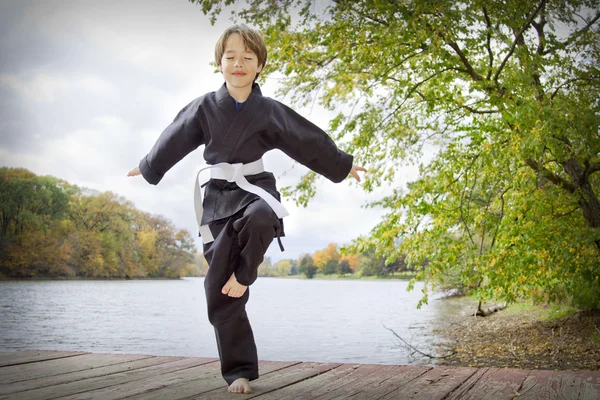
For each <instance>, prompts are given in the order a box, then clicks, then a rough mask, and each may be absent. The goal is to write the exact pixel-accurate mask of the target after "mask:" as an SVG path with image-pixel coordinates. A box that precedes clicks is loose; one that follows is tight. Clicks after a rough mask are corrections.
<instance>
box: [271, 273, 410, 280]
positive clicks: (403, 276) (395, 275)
mask: <svg viewBox="0 0 600 400" xmlns="http://www.w3.org/2000/svg"><path fill="white" fill-rule="evenodd" d="M415 276H416V274H415V273H412V272H395V273H393V274H390V275H387V276H361V275H360V273H359V272H355V273H353V274H346V275H343V276H340V275H337V274H334V275H325V274H316V275H315V276H314V277H313V278H312V279H323V280H334V279H361V280H382V279H383V280H388V279H413V278H414V277H415ZM279 278H286V279H308V278H307V277H306V276H305V275H291V276H282V277H279Z"/></svg>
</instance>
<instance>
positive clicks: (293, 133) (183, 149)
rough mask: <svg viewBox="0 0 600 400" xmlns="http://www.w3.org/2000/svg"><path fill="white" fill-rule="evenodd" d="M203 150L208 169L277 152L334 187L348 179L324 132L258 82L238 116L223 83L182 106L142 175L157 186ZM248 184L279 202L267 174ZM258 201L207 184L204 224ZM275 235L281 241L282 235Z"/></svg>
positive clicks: (347, 158)
mask: <svg viewBox="0 0 600 400" xmlns="http://www.w3.org/2000/svg"><path fill="white" fill-rule="evenodd" d="M201 145H205V148H204V159H205V160H206V162H207V163H208V164H211V165H212V164H218V163H220V162H227V163H231V164H233V163H244V164H245V163H249V162H252V161H256V160H258V159H260V158H261V157H262V156H263V154H265V153H266V152H267V151H269V150H273V149H279V150H281V151H282V152H284V153H285V154H287V155H288V156H289V157H291V158H292V159H294V160H296V161H297V162H299V163H300V164H302V165H304V166H306V167H308V168H310V169H311V170H313V171H315V172H316V173H318V174H321V175H323V176H325V177H326V178H328V179H329V180H331V181H333V182H336V183H337V182H341V181H342V180H343V179H344V178H346V177H347V176H348V174H349V173H350V170H351V168H352V162H353V156H352V155H350V154H348V153H345V152H343V151H341V150H340V149H338V148H337V146H336V145H335V143H334V142H333V140H332V139H331V138H330V137H329V136H328V135H327V134H326V133H325V132H324V131H323V130H322V129H320V128H319V127H317V126H316V125H315V124H313V123H311V122H310V121H308V120H307V119H305V118H304V117H302V116H300V115H299V114H298V113H296V112H295V111H293V110H292V109H291V108H289V107H287V106H285V105H284V104H282V103H280V102H278V101H276V100H274V99H271V98H268V97H263V96H262V93H261V91H260V87H259V85H258V84H256V83H255V84H254V85H253V87H252V92H251V94H250V96H249V97H248V99H247V100H246V101H245V102H244V106H243V108H242V109H241V110H240V111H238V110H237V109H236V105H235V101H234V99H233V97H231V95H230V94H229V92H228V91H227V89H226V87H225V84H223V86H221V88H220V89H219V90H218V91H216V92H210V93H207V94H205V95H203V96H201V97H198V98H197V99H195V100H193V101H192V102H191V103H189V104H188V105H187V106H185V107H184V108H183V109H182V110H181V111H180V112H179V113H178V114H177V116H176V117H175V119H174V120H173V122H172V123H171V124H170V125H169V126H168V127H167V128H166V129H165V130H164V131H163V132H162V134H161V135H160V137H159V138H158V140H157V141H156V143H155V144H154V146H153V147H152V149H151V150H150V152H149V153H148V154H147V155H146V156H144V157H143V158H142V159H141V161H140V163H139V168H140V171H141V173H142V176H143V177H144V179H146V181H148V182H149V183H150V184H153V185H156V184H158V183H159V182H160V180H161V179H162V178H163V176H164V175H165V173H166V172H167V171H168V170H169V169H170V168H171V167H172V166H173V165H175V164H176V163H177V162H178V161H180V160H181V159H183V158H184V157H185V156H186V155H187V154H189V153H190V152H192V151H193V150H195V149H196V148H198V147H199V146H201ZM246 179H247V180H248V182H250V183H251V184H254V185H257V186H259V187H261V188H263V189H264V190H266V191H267V192H269V193H270V194H271V195H273V196H274V197H275V198H276V199H277V200H279V201H281V195H280V193H279V192H278V191H277V188H276V182H275V177H274V176H273V174H272V173H271V172H266V171H265V172H262V173H259V174H256V175H249V176H246ZM257 197H258V196H257V195H255V194H253V193H249V192H246V191H245V190H243V189H241V188H239V187H238V186H237V184H236V183H235V182H227V181H225V180H220V179H210V180H209V181H208V183H207V184H206V187H205V190H204V200H203V206H204V214H203V215H202V225H204V224H209V223H211V222H213V221H217V220H219V219H223V218H227V217H230V216H232V215H234V214H235V213H237V212H238V211H240V210H242V209H243V208H244V207H245V206H247V205H248V204H250V203H251V202H252V201H254V200H256V199H257ZM282 226H283V225H282ZM277 236H283V230H281V232H279V234H278V235H277Z"/></svg>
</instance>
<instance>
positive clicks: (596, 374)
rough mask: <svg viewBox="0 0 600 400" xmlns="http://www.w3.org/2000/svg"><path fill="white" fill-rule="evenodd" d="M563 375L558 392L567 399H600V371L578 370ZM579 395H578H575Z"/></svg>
mask: <svg viewBox="0 0 600 400" xmlns="http://www.w3.org/2000/svg"><path fill="white" fill-rule="evenodd" d="M569 372H570V373H569V374H568V375H563V374H562V371H561V378H562V380H561V383H560V386H559V389H558V393H559V395H561V396H564V397H565V398H567V399H571V398H577V399H579V400H598V399H600V371H577V372H571V371H569ZM575 396H578V397H575Z"/></svg>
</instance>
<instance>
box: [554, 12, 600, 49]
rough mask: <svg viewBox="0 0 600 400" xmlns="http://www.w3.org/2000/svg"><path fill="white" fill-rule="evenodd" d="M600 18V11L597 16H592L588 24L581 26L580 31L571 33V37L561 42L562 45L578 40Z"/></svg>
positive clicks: (565, 45)
mask: <svg viewBox="0 0 600 400" xmlns="http://www.w3.org/2000/svg"><path fill="white" fill-rule="evenodd" d="M599 19H600V11H598V12H597V13H596V16H595V17H594V18H592V19H591V20H590V21H589V22H588V23H587V25H586V26H584V27H583V28H581V29H580V30H578V31H575V32H573V34H572V35H571V37H569V39H567V40H566V41H564V42H559V44H560V47H563V48H564V47H567V46H569V45H570V44H571V43H573V42H574V41H575V40H577V39H578V38H579V36H581V35H583V34H584V33H585V32H586V31H587V30H588V29H590V28H591V27H592V25H594V24H595V23H596V22H597V21H598V20H599Z"/></svg>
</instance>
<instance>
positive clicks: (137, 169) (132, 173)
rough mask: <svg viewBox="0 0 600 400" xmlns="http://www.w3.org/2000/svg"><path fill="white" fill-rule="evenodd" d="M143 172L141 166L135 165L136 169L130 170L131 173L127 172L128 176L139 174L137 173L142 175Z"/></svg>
mask: <svg viewBox="0 0 600 400" xmlns="http://www.w3.org/2000/svg"><path fill="white" fill-rule="evenodd" d="M141 173H142V171H140V168H139V167H135V168H134V169H132V170H131V171H129V173H127V176H137V175H140V174H141Z"/></svg>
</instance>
